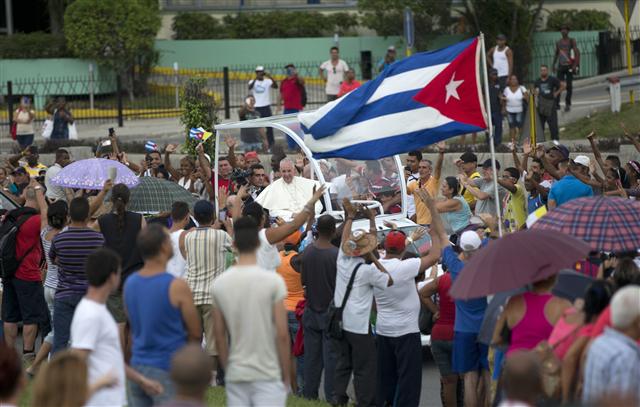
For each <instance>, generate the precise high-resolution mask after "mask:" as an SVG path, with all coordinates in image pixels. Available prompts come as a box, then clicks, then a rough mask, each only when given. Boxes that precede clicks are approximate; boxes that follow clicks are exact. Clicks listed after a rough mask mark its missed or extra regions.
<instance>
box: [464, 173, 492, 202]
mask: <svg viewBox="0 0 640 407" xmlns="http://www.w3.org/2000/svg"><path fill="white" fill-rule="evenodd" d="M460 181H461V182H460V183H461V184H462V186H463V187H465V188H466V189H467V191H469V193H470V194H471V195H473V196H474V197H475V198H476V199H479V200H481V201H485V200H487V199H491V195H490V194H488V193H486V192H484V191H481V190H480V188H478V187H477V186H475V184H473V183H472V182H471V180H469V178H468V177H467V176H466V175H463V176H462V177H461V179H460Z"/></svg>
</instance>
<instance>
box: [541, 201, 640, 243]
mask: <svg viewBox="0 0 640 407" xmlns="http://www.w3.org/2000/svg"><path fill="white" fill-rule="evenodd" d="M531 229H541V230H552V231H556V232H560V233H563V234H565V235H570V236H574V237H577V238H580V239H582V240H584V241H586V242H588V243H589V244H591V248H592V249H594V250H597V251H604V252H624V251H635V250H637V249H640V202H638V201H632V200H630V199H623V198H614V197H605V196H599V197H587V198H578V199H573V200H571V201H569V202H567V203H565V204H563V205H562V206H559V207H557V208H555V209H554V210H552V211H550V212H549V213H547V214H546V215H545V216H543V217H542V218H540V219H539V220H538V221H537V222H536V223H534V224H533V226H532V227H531Z"/></svg>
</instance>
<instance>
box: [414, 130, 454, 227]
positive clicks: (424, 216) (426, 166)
mask: <svg viewBox="0 0 640 407" xmlns="http://www.w3.org/2000/svg"><path fill="white" fill-rule="evenodd" d="M444 152H445V143H444V141H441V142H439V143H438V161H437V162H436V167H435V171H434V170H433V166H432V163H431V161H429V160H421V161H420V162H419V163H418V173H419V174H420V178H418V179H417V180H413V181H410V182H409V183H408V184H407V193H408V194H409V195H415V193H416V192H417V191H418V190H420V189H426V190H427V192H429V195H431V196H437V195H438V187H439V186H440V174H441V173H442V163H443V161H444ZM414 201H415V205H416V213H415V215H414V217H415V218H413V217H412V220H413V221H414V222H416V223H417V224H419V225H422V226H428V225H430V224H431V212H429V208H427V205H426V204H425V203H424V202H423V201H422V200H421V199H414Z"/></svg>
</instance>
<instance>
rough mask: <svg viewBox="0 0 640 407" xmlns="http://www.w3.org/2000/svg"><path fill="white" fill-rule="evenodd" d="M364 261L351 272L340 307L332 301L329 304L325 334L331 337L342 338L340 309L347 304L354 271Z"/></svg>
mask: <svg viewBox="0 0 640 407" xmlns="http://www.w3.org/2000/svg"><path fill="white" fill-rule="evenodd" d="M363 264H364V263H360V264H358V265H357V266H356V268H355V269H354V270H353V272H352V273H351V277H350V278H349V283H348V284H347V290H346V291H345V293H344V297H343V298H342V304H341V305H340V307H339V308H338V307H336V306H335V303H334V301H332V302H331V304H329V310H328V311H327V334H328V335H329V337H330V338H332V339H342V338H343V333H342V311H343V310H344V306H345V305H347V300H348V299H349V294H351V288H352V287H353V282H354V280H355V278H356V273H357V272H358V269H359V268H360V266H362V265H363Z"/></svg>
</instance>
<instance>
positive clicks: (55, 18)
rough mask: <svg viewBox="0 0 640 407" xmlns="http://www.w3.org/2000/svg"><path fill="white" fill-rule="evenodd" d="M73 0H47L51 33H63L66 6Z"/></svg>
mask: <svg viewBox="0 0 640 407" xmlns="http://www.w3.org/2000/svg"><path fill="white" fill-rule="evenodd" d="M71 1H73V0H47V11H48V12H49V28H50V29H51V34H62V26H63V21H64V8H65V7H66V5H67V4H69V3H70V2H71Z"/></svg>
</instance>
